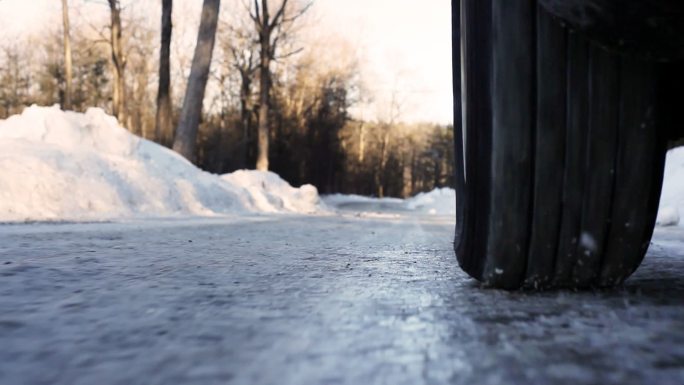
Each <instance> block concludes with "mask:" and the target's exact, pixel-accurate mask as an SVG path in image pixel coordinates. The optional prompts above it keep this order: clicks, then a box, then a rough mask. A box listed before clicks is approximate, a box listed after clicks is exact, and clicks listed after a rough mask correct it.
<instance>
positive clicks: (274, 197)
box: [221, 170, 324, 214]
mask: <svg viewBox="0 0 684 385" xmlns="http://www.w3.org/2000/svg"><path fill="white" fill-rule="evenodd" d="M221 178H222V179H223V180H224V181H226V182H228V183H230V184H232V185H236V186H242V187H244V188H246V189H247V190H248V191H249V192H250V194H251V196H252V200H253V202H254V205H255V207H256V208H257V209H258V210H259V211H263V212H282V211H288V212H296V213H307V214H309V213H315V212H317V211H320V210H321V209H322V208H323V206H324V203H323V202H322V201H321V199H320V197H319V195H318V190H317V189H316V187H314V186H312V185H310V184H305V185H303V186H301V187H299V188H295V187H292V186H290V184H289V183H287V182H286V181H284V180H283V179H282V178H280V176H278V174H276V173H273V172H270V171H267V172H259V171H248V170H240V171H235V172H233V173H230V174H225V175H223V176H222V177H221Z"/></svg>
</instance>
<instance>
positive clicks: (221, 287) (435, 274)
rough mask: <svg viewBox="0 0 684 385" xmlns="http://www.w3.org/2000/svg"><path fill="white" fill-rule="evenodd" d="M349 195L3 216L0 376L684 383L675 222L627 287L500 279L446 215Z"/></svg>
mask: <svg viewBox="0 0 684 385" xmlns="http://www.w3.org/2000/svg"><path fill="white" fill-rule="evenodd" d="M390 206H391V205H390ZM363 208H364V209H365V210H368V209H369V208H371V207H369V206H368V205H367V204H366V205H364V207H363ZM357 209H358V208H357ZM353 210H354V207H353V205H346V207H345V211H344V213H343V214H342V215H341V216H318V217H315V216H311V217H303V216H276V217H252V218H246V219H234V220H228V219H221V220H205V219H202V220H190V221H136V222H129V223H110V224H59V225H45V224H41V225H2V226H0V384H2V385H21V384H83V385H91V384H98V385H102V384H105V385H106V384H226V383H231V384H277V385H287V384H297V385H299V384H359V385H362V384H411V385H413V384H446V383H450V384H512V383H518V384H536V383H554V384H562V383H567V384H609V383H613V384H639V383H651V384H682V383H684V232H682V229H681V228H679V229H678V228H675V229H669V230H668V229H663V230H658V232H657V234H656V238H655V243H654V245H653V246H652V247H651V250H650V252H649V255H648V256H647V259H646V261H645V263H644V264H643V266H642V268H641V269H640V270H639V272H638V273H637V274H636V275H635V276H634V277H633V278H632V279H630V280H629V281H628V282H627V284H626V285H625V286H624V287H622V288H619V289H616V290H611V291H601V292H581V293H571V292H550V293H509V292H503V291H496V290H491V289H483V288H481V287H479V286H478V285H477V284H475V283H474V282H473V281H472V280H470V279H469V278H467V277H466V276H465V274H464V273H462V272H461V271H460V270H459V269H458V268H457V267H456V261H455V257H454V256H453V253H452V251H451V238H452V227H453V223H452V219H451V218H450V217H449V218H446V217H436V216H427V215H416V214H412V213H410V212H406V211H401V210H396V211H394V212H393V211H392V210H391V209H390V208H388V207H385V208H384V210H383V211H382V212H377V213H373V212H365V213H360V214H355V213H354V212H353Z"/></svg>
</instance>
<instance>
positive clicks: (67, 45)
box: [62, 0, 73, 110]
mask: <svg viewBox="0 0 684 385" xmlns="http://www.w3.org/2000/svg"><path fill="white" fill-rule="evenodd" d="M62 23H63V29H64V74H65V85H64V104H63V105H62V108H63V109H65V110H69V109H71V108H72V106H71V103H72V99H73V95H72V88H71V82H72V77H73V75H72V63H71V38H70V36H69V5H68V4H67V0H62Z"/></svg>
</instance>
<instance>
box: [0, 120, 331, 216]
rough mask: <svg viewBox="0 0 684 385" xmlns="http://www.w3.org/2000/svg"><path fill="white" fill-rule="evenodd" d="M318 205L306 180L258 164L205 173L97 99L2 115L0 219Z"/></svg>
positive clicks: (201, 212)
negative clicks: (76, 108) (90, 104)
mask: <svg viewBox="0 0 684 385" xmlns="http://www.w3.org/2000/svg"><path fill="white" fill-rule="evenodd" d="M256 181H261V183H257V182H256ZM272 188H273V189H272ZM271 189H272V190H271ZM297 199H303V200H304V202H301V203H295V201H296V200H297ZM324 209H325V208H324V206H323V205H322V203H320V201H319V200H318V193H317V192H316V190H315V188H313V187H311V186H305V187H303V188H301V189H295V188H292V187H291V186H289V185H288V184H287V183H286V182H285V181H282V180H281V179H280V178H279V177H278V176H277V175H275V174H272V173H261V172H256V171H251V172H245V171H242V172H239V173H236V176H231V175H226V176H223V177H220V176H218V175H214V174H209V173H207V172H204V171H201V170H199V169H198V168H196V167H195V166H194V165H192V164H191V163H190V162H188V161H187V160H186V159H185V158H183V157H181V156H179V155H177V154H176V153H174V152H173V151H171V150H169V149H167V148H164V147H162V146H159V145H157V144H155V143H153V142H150V141H147V140H144V139H141V138H139V137H137V136H134V135H132V134H131V133H129V132H128V131H127V130H125V129H124V128H122V127H120V126H119V125H118V123H117V121H116V119H115V118H113V117H111V116H109V115H107V114H105V112H104V111H102V110H101V109H96V108H92V109H89V110H88V111H87V112H86V113H85V114H81V113H75V112H63V111H60V110H59V108H58V107H36V106H33V107H30V108H27V109H25V110H24V112H23V113H22V114H21V115H15V116H12V117H10V118H9V119H7V120H4V121H3V120H0V221H5V222H6V221H26V220H101V219H112V218H124V217H146V216H180V215H202V216H210V215H218V214H241V213H248V212H263V211H266V212H296V213H303V212H306V213H310V212H315V211H322V210H324Z"/></svg>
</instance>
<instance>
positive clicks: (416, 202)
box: [406, 187, 456, 215]
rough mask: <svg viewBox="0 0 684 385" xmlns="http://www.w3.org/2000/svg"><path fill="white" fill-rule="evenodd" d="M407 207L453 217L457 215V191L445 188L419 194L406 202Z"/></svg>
mask: <svg viewBox="0 0 684 385" xmlns="http://www.w3.org/2000/svg"><path fill="white" fill-rule="evenodd" d="M406 207H407V208H408V209H410V210H414V211H420V212H424V213H428V214H437V215H453V214H456V191H455V190H454V189H452V188H448V187H445V188H437V189H434V190H432V191H430V192H427V193H419V194H418V195H416V196H414V197H412V198H409V199H407V200H406Z"/></svg>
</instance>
